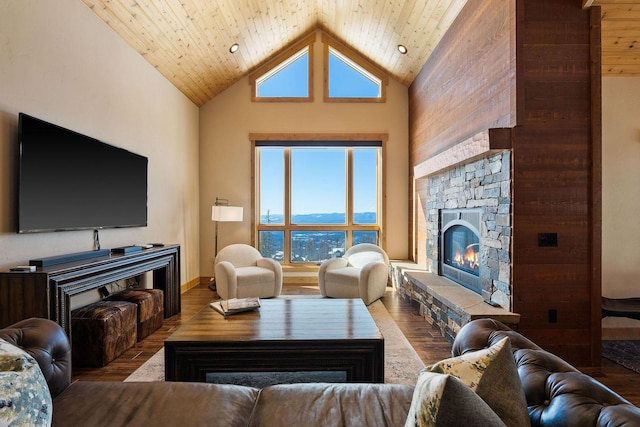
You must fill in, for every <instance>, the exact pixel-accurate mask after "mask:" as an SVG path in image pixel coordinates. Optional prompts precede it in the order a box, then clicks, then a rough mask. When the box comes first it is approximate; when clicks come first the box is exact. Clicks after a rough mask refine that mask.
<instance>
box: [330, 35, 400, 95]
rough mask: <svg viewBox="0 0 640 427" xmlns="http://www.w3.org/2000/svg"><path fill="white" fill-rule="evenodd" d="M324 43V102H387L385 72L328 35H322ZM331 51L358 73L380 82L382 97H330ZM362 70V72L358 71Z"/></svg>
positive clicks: (387, 83) (387, 82)
mask: <svg viewBox="0 0 640 427" xmlns="http://www.w3.org/2000/svg"><path fill="white" fill-rule="evenodd" d="M322 43H323V47H324V54H323V62H324V64H323V65H324V67H323V68H324V102H358V103H381V102H386V101H387V86H388V85H389V77H388V76H387V75H386V73H385V72H383V71H382V70H380V69H379V68H377V67H375V66H373V65H372V64H371V63H370V62H369V61H368V60H367V59H365V58H364V57H362V56H361V55H359V54H358V53H356V52H354V51H353V50H352V49H349V48H348V47H347V46H345V45H344V44H342V43H340V42H339V41H337V40H336V39H334V38H333V37H331V36H329V35H328V34H324V33H323V34H322ZM331 51H335V52H336V53H337V54H338V55H336V56H338V59H341V60H342V58H340V57H344V58H346V59H347V60H348V61H345V62H346V63H347V65H350V66H353V65H355V66H356V67H357V68H354V69H355V70H356V71H359V72H363V74H364V76H365V77H367V78H368V76H367V74H370V75H371V76H373V77H375V78H376V79H378V80H380V96H379V97H377V98H357V97H346V98H343V97H330V96H329V54H330V53H331ZM358 68H360V69H361V70H358Z"/></svg>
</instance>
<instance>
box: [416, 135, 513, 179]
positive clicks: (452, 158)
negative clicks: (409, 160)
mask: <svg viewBox="0 0 640 427" xmlns="http://www.w3.org/2000/svg"><path fill="white" fill-rule="evenodd" d="M512 137H513V130H512V129H511V128H497V129H487V130H485V131H482V132H480V133H478V134H476V135H474V136H472V137H471V138H468V139H465V140H464V141H462V142H460V143H458V144H456V145H454V146H453V147H451V148H449V149H447V150H445V151H443V152H442V153H440V154H436V155H435V156H433V157H430V158H428V159H426V160H425V161H423V162H422V163H419V164H417V165H415V166H414V167H413V176H414V178H415V179H420V178H425V177H427V176H429V175H433V174H436V173H439V172H442V171H444V170H445V169H449V168H452V167H455V166H457V165H460V164H463V163H470V162H473V161H475V160H477V159H481V158H484V157H488V156H491V155H492V154H495V153H498V152H500V151H504V150H509V149H511V145H512V144H511V142H512Z"/></svg>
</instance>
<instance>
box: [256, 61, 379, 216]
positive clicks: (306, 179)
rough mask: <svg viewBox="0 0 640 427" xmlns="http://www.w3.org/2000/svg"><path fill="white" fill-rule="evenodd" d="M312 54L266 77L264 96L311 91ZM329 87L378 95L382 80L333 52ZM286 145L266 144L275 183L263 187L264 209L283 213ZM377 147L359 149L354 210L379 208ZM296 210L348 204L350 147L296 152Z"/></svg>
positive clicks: (264, 166) (266, 168)
mask: <svg viewBox="0 0 640 427" xmlns="http://www.w3.org/2000/svg"><path fill="white" fill-rule="evenodd" d="M307 70H308V54H305V55H303V56H301V57H300V58H299V59H298V60H296V61H294V62H292V63H291V64H290V65H289V66H287V67H286V68H284V69H282V70H281V71H279V72H278V73H276V74H274V75H273V76H272V77H270V78H269V79H267V80H265V81H264V82H263V83H262V84H261V85H260V88H259V93H258V94H259V96H263V97H306V96H308V82H307V78H308V73H307ZM329 72H330V78H329V81H330V84H329V91H330V95H331V96H333V97H377V96H378V86H377V85H376V84H375V83H373V82H372V81H371V80H369V79H368V78H366V77H365V76H363V75H362V74H360V73H359V72H358V71H356V70H354V69H353V68H352V67H350V66H349V65H348V64H346V63H344V62H343V61H342V60H340V59H338V58H336V57H335V56H333V55H330V60H329ZM282 153H283V150H281V149H268V150H266V149H262V152H261V178H260V181H261V182H262V183H265V182H266V181H265V178H268V180H269V182H271V183H273V184H274V185H273V186H265V185H263V186H262V188H261V212H260V214H261V215H265V214H266V213H267V209H269V210H270V214H272V215H274V214H282V206H283V204H284V200H283V190H282V189H283V188H284V177H283V173H284V162H283V154H282ZM375 162H376V151H375V149H358V150H356V152H355V155H354V187H355V188H354V192H355V197H354V211H355V212H375V211H376V171H375V164H376V163H375ZM291 173H292V177H293V179H292V181H293V183H292V189H291V194H292V199H293V203H292V213H293V214H294V215H295V214H310V213H334V212H344V211H345V208H346V194H345V191H346V189H345V182H346V152H345V150H343V149H318V148H309V149H299V150H294V153H293V155H292V171H291Z"/></svg>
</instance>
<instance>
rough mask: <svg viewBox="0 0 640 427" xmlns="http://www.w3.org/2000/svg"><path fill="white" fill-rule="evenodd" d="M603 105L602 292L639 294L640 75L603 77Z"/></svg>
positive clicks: (621, 296)
mask: <svg viewBox="0 0 640 427" xmlns="http://www.w3.org/2000/svg"><path fill="white" fill-rule="evenodd" d="M602 111H603V113H602V295H604V296H607V297H610V298H625V297H640V220H639V218H640V77H604V78H603V79H602Z"/></svg>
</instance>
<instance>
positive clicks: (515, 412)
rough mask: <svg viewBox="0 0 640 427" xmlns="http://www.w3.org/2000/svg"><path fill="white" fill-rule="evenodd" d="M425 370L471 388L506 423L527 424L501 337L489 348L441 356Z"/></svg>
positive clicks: (510, 357)
mask: <svg viewBox="0 0 640 427" xmlns="http://www.w3.org/2000/svg"><path fill="white" fill-rule="evenodd" d="M424 370H425V371H429V372H435V373H440V374H450V375H453V376H455V377H457V378H459V379H460V380H461V381H462V382H463V383H465V384H466V385H467V386H469V387H470V388H471V389H472V390H473V391H475V392H476V393H477V394H478V396H480V397H481V398H482V400H484V401H485V402H486V403H487V404H488V405H489V406H490V407H491V409H493V411H494V412H495V413H496V414H497V415H498V416H499V417H500V419H501V420H502V421H503V422H504V423H505V424H506V425H508V426H513V427H519V426H526V427H528V426H529V425H530V424H531V421H530V419H529V412H528V408H527V399H526V397H525V394H524V390H523V389H522V383H521V382H520V376H519V375H518V368H517V367H516V363H515V360H514V358H513V353H512V351H511V343H510V341H509V339H508V338H503V339H501V340H500V341H499V342H497V343H495V344H494V345H492V346H491V347H489V348H486V349H484V350H479V351H474V352H472V353H467V354H463V355H461V356H458V357H453V358H451V359H445V360H442V361H440V362H438V363H436V364H435V365H432V366H428V367H426V368H425V369H424Z"/></svg>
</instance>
